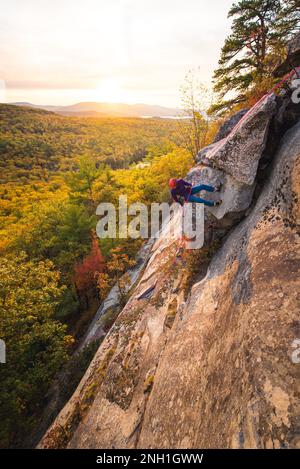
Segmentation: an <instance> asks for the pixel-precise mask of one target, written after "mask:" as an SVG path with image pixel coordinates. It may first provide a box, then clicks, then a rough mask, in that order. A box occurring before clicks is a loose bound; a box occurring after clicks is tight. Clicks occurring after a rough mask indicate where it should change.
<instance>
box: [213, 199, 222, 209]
mask: <svg viewBox="0 0 300 469" xmlns="http://www.w3.org/2000/svg"><path fill="white" fill-rule="evenodd" d="M221 203H222V200H217V201H216V202H215V203H214V207H219V206H220V205H221Z"/></svg>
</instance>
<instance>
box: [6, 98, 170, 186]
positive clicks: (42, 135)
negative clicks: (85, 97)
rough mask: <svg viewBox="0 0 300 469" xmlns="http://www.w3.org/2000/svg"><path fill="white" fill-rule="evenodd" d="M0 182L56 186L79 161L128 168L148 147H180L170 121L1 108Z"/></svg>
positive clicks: (141, 156) (141, 157) (139, 158)
mask: <svg viewBox="0 0 300 469" xmlns="http://www.w3.org/2000/svg"><path fill="white" fill-rule="evenodd" d="M0 121H1V128H0V174H1V177H0V182H8V181H18V182H19V181H20V179H21V178H23V182H24V183H27V182H33V181H52V180H53V179H55V178H56V177H57V176H62V175H64V174H65V173H66V172H68V171H72V170H74V169H75V168H76V166H77V159H78V157H80V156H84V157H90V158H93V159H94V160H95V161H96V162H97V163H98V164H101V163H105V164H107V165H109V166H110V167H112V168H120V167H121V168H126V167H128V165H129V164H131V163H134V162H137V161H140V160H141V159H143V158H144V157H145V156H146V155H147V149H148V147H152V146H160V145H167V143H168V141H169V140H171V141H174V143H179V138H178V135H177V126H176V122H175V121H172V120H166V119H138V118H88V119H87V118H77V117H62V116H59V115H56V114H53V113H52V112H47V111H42V110H37V109H30V108H24V107H17V106H11V105H5V104H0Z"/></svg>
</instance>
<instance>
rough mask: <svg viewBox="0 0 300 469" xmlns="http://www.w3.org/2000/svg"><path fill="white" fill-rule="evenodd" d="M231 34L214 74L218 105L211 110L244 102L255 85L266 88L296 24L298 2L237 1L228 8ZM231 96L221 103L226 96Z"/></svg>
mask: <svg viewBox="0 0 300 469" xmlns="http://www.w3.org/2000/svg"><path fill="white" fill-rule="evenodd" d="M228 17H229V18H233V23H232V32H231V34H230V35H229V36H228V37H227V38H226V40H225V43H224V46H223V48H222V52H221V58H220V60H219V67H218V69H217V70H215V73H214V90H215V91H216V92H217V93H219V98H220V102H219V103H218V104H216V105H214V106H213V107H212V108H211V111H218V110H222V109H223V110H224V109H228V108H230V107H232V106H233V105H235V104H238V103H241V102H244V101H246V99H247V95H249V92H251V91H253V90H255V86H256V85H258V86H260V87H261V86H262V84H264V85H265V86H266V87H268V86H269V85H270V83H271V81H272V79H273V78H272V76H271V71H272V69H273V68H274V66H275V63H276V62H278V59H279V57H282V56H283V55H284V51H285V45H286V43H287V41H288V40H289V39H290V37H291V35H292V34H293V33H294V32H295V30H296V29H297V26H298V24H299V0H297V1H295V0H288V1H282V0H241V1H239V2H238V3H235V4H233V5H232V7H231V9H230V11H229V13H228ZM232 92H234V96H233V97H232V98H230V99H229V100H225V99H224V98H226V95H227V93H232Z"/></svg>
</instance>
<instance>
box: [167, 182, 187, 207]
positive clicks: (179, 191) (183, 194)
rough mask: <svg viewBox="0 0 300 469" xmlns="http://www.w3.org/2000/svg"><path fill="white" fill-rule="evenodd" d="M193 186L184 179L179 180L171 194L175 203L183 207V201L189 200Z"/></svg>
mask: <svg viewBox="0 0 300 469" xmlns="http://www.w3.org/2000/svg"><path fill="white" fill-rule="evenodd" d="M191 187H192V184H190V183H189V182H187V181H185V180H184V179H177V181H176V187H175V188H174V189H172V190H171V194H172V197H173V199H174V200H175V202H178V203H179V204H180V205H183V200H182V199H184V200H187V199H188V198H189V196H190V194H191Z"/></svg>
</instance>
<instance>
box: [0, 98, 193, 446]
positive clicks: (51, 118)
mask: <svg viewBox="0 0 300 469" xmlns="http://www.w3.org/2000/svg"><path fill="white" fill-rule="evenodd" d="M0 119H1V130H0V153H1V163H0V170H1V179H0V302H1V301H2V306H1V312H0V320H1V324H0V337H1V338H3V339H5V340H6V343H7V349H8V363H7V364H6V365H5V366H2V365H1V369H0V371H1V383H0V409H1V410H0V419H1V422H2V427H1V430H0V445H1V446H3V447H7V446H18V445H19V444H20V442H21V441H22V439H23V438H24V435H25V434H26V433H27V432H28V431H30V430H31V428H32V427H33V426H34V423H35V422H36V421H37V419H38V418H39V416H40V413H41V410H42V408H43V406H44V404H45V394H46V391H47V389H48V387H49V386H50V384H51V383H52V382H53V380H54V378H56V374H57V371H58V370H59V369H60V368H61V366H62V365H66V364H68V346H69V345H71V343H72V339H71V337H69V336H67V335H66V327H67V326H66V325H63V323H65V324H68V327H69V330H71V332H72V334H73V335H74V336H75V337H81V336H82V333H83V331H84V330H85V327H86V325H87V321H90V320H91V318H92V314H94V311H95V310H96V309H97V307H98V305H99V298H97V297H96V296H93V297H91V299H92V301H91V304H92V306H91V307H89V308H88V307H87V306H84V301H81V300H82V298H81V296H80V291H79V290H80V289H79V288H77V287H78V285H77V286H75V284H74V282H75V275H74V274H76V266H77V270H78V266H82V265H84V262H86V260H87V259H93V260H94V258H95V256H94V254H93V252H92V250H91V249H92V243H91V240H92V232H93V230H94V229H95V226H96V222H97V219H96V216H95V212H96V206H97V205H98V204H99V203H100V202H112V203H118V197H119V195H121V194H126V195H127V196H128V203H132V202H136V201H141V202H144V203H146V204H150V203H151V202H154V201H155V202H159V201H163V200H164V201H168V200H169V199H170V194H169V189H168V186H167V181H168V179H169V178H170V177H177V176H183V175H184V174H185V173H186V172H187V171H188V169H189V168H190V166H191V165H192V157H191V155H190V153H189V152H188V151H187V150H184V149H182V148H180V147H178V146H177V145H176V142H178V141H179V140H180V138H181V137H180V138H179V140H178V126H177V123H176V122H174V121H172V120H170V121H165V120H155V119H147V120H143V119H77V118H64V117H60V116H56V115H54V114H52V113H48V112H44V111H36V110H30V109H23V108H17V107H14V106H8V105H7V106H6V105H0ZM97 243H98V241H97ZM140 246H141V241H140V240H130V239H129V240H127V239H113V240H110V239H103V240H99V246H98V248H99V247H100V249H101V253H102V254H103V255H104V257H105V258H106V259H104V261H105V260H106V264H107V265H106V272H107V273H108V277H107V278H105V279H104V280H105V281H107V285H106V286H107V287H108V286H109V287H110V286H111V285H112V282H113V281H115V282H117V283H118V284H119V288H120V302H121V303H122V304H123V303H124V302H125V300H126V294H127V286H128V278H127V277H126V276H125V277H123V276H122V274H123V273H124V271H125V270H126V269H127V268H129V267H131V266H132V265H133V261H132V259H133V258H134V255H135V253H136V251H137V249H138V248H139V247H140ZM116 248H117V249H121V251H122V253H126V254H124V255H123V256H122V255H119V256H117V258H116V256H115V257H114V252H116V251H114V249H116ZM103 265H104V268H105V262H103ZM77 280H78V276H77ZM77 283H78V282H77ZM104 287H105V285H104ZM96 293H97V292H96V290H95V294H96ZM93 294H94V292H91V295H93ZM115 313H116V312H114V313H113V314H112V313H111V314H108V315H107V316H106V318H105V319H106V321H105V324H103V326H104V328H105V330H108V329H109V327H110V326H111V324H112V322H113V321H114V319H115V317H116V316H115ZM116 314H117V313H116ZM87 360H88V359H87ZM83 361H84V360H83ZM75 362H76V359H74V362H72V363H73V365H72V364H70V386H69V387H68V389H69V390H71V388H72V389H73V386H75V385H76V383H77V382H78V381H77V380H78V379H79V375H80V373H81V372H83V371H82V369H83V368H84V366H85V365H84V366H83V367H80V370H81V371H80V373H78V374H77V373H76V372H75V369H74V368H76V367H75V364H74V363H75ZM71 368H72V369H71ZM66 370H67V371H66V373H69V371H68V365H67V369H66ZM68 392H69V391H68ZM70 392H71V391H70Z"/></svg>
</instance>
